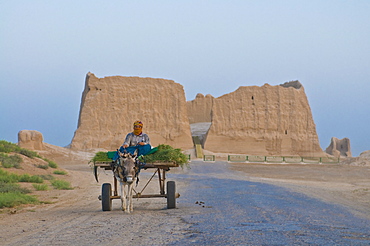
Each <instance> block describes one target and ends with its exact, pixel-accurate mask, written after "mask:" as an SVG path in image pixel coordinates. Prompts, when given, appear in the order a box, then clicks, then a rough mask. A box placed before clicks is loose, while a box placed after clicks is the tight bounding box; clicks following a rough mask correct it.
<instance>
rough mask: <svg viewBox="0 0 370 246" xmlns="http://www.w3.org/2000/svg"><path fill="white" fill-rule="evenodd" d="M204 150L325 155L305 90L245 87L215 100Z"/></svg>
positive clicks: (287, 86) (290, 85)
mask: <svg viewBox="0 0 370 246" xmlns="http://www.w3.org/2000/svg"><path fill="white" fill-rule="evenodd" d="M212 116H213V117H212V125H211V127H210V129H209V132H208V136H207V140H206V142H205V146H204V149H206V150H210V151H212V152H225V153H245V154H250V155H288V156H290V155H300V156H323V155H324V152H323V151H322V149H321V148H320V145H319V141H318V136H317V133H316V126H315V123H314V121H313V118H312V113H311V109H310V106H309V104H308V100H307V97H306V94H305V92H304V88H303V87H302V85H301V84H300V83H299V82H298V81H294V82H289V83H285V84H283V85H278V86H270V85H268V84H265V85H263V86H261V87H257V86H242V87H239V88H238V89H237V90H236V91H234V92H232V93H229V94H226V95H223V96H221V97H218V98H215V99H214V101H213V108H212Z"/></svg>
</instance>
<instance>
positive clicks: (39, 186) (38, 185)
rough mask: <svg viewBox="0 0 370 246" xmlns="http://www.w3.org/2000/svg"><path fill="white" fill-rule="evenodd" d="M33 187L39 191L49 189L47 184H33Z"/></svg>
mask: <svg viewBox="0 0 370 246" xmlns="http://www.w3.org/2000/svg"><path fill="white" fill-rule="evenodd" d="M32 186H33V188H35V189H36V190H38V191H40V190H48V189H49V186H48V185H47V184H32Z"/></svg>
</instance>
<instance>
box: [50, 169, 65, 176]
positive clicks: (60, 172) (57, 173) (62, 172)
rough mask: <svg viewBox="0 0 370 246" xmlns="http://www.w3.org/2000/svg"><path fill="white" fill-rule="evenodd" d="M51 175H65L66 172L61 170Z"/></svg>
mask: <svg viewBox="0 0 370 246" xmlns="http://www.w3.org/2000/svg"><path fill="white" fill-rule="evenodd" d="M53 173H54V174H56V175H67V172H65V171H61V170H55V171H54V172H53Z"/></svg>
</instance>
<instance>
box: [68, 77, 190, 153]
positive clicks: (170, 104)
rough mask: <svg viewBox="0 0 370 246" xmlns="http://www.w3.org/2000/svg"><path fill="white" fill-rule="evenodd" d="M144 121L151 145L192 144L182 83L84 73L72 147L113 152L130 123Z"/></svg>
mask: <svg viewBox="0 0 370 246" xmlns="http://www.w3.org/2000/svg"><path fill="white" fill-rule="evenodd" d="M136 120H141V121H142V122H143V123H144V127H143V132H145V133H147V134H148V135H149V137H150V140H151V144H152V146H157V145H158V144H169V145H171V146H173V147H175V148H181V149H189V148H192V147H193V143H192V138H191V132H190V125H189V120H188V116H187V108H186V99H185V92H184V89H183V86H182V85H180V84H178V83H175V82H174V81H171V80H165V79H153V78H139V77H122V76H112V77H105V78H97V77H96V76H95V75H94V74H92V73H88V74H87V76H86V81H85V89H84V91H83V93H82V99H81V107H80V115H79V120H78V128H77V130H76V131H75V134H74V137H73V139H72V142H71V148H73V149H81V150H87V149H94V148H103V149H107V150H115V149H117V148H118V147H119V146H121V145H122V143H123V141H124V138H125V136H126V134H127V133H128V132H131V131H132V130H133V129H132V128H133V122H134V121H136Z"/></svg>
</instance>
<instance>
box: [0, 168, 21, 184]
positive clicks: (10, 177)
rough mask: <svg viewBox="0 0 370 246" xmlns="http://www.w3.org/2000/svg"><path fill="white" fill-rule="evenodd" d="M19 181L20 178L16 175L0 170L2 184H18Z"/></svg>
mask: <svg viewBox="0 0 370 246" xmlns="http://www.w3.org/2000/svg"><path fill="white" fill-rule="evenodd" d="M18 180H19V176H18V175H17V174H14V173H8V172H7V171H4V170H3V169H1V168H0V182H4V183H16V182H18Z"/></svg>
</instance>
